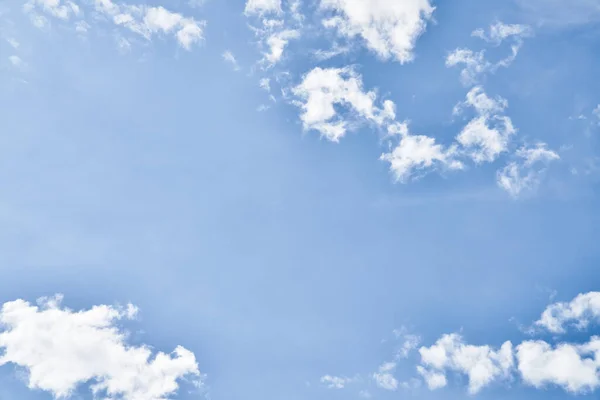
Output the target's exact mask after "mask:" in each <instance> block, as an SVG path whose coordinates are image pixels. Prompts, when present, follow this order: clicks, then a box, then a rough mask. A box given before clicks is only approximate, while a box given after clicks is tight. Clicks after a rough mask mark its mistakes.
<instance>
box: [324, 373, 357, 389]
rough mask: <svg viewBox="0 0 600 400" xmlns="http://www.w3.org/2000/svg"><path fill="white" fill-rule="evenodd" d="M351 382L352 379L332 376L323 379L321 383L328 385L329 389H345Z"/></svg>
mask: <svg viewBox="0 0 600 400" xmlns="http://www.w3.org/2000/svg"><path fill="white" fill-rule="evenodd" d="M350 382H352V378H345V377H340V376H331V375H325V376H322V377H321V383H322V384H324V385H326V386H327V388H329V389H343V388H344V387H346V385H347V384H348V383H350Z"/></svg>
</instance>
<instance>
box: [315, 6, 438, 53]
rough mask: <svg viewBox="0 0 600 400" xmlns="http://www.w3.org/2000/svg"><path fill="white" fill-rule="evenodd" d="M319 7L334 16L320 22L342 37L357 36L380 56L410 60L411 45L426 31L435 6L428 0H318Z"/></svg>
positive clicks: (412, 46)
mask: <svg viewBox="0 0 600 400" xmlns="http://www.w3.org/2000/svg"><path fill="white" fill-rule="evenodd" d="M320 4H321V8H322V9H324V10H331V11H334V13H335V15H334V16H333V17H331V18H327V19H325V20H324V21H323V24H324V26H325V27H328V28H334V29H336V30H337V32H338V33H339V34H340V35H341V36H344V37H348V38H353V37H355V36H360V37H362V39H363V40H364V41H365V43H366V46H367V47H368V48H369V49H371V50H372V51H374V52H375V53H376V54H377V55H378V56H380V57H381V58H383V59H389V58H392V57H393V58H394V59H396V60H397V61H399V62H400V63H406V62H409V61H412V60H413V58H414V54H413V51H414V47H415V43H416V41H417V39H418V38H419V36H421V35H422V34H423V32H425V28H426V25H427V21H428V20H429V19H431V17H432V14H433V11H434V9H435V8H434V7H433V6H432V5H431V3H430V1H429V0H405V1H387V0H365V1H355V0H321V3H320Z"/></svg>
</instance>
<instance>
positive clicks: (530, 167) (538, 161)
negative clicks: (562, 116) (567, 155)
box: [497, 143, 560, 197]
mask: <svg viewBox="0 0 600 400" xmlns="http://www.w3.org/2000/svg"><path fill="white" fill-rule="evenodd" d="M515 155H516V157H517V158H518V161H511V162H509V163H508V164H507V165H506V167H504V168H503V169H502V170H500V171H498V173H497V182H498V185H499V186H500V187H501V188H502V189H504V190H506V191H507V192H508V193H509V194H510V195H511V196H513V197H518V196H519V195H520V194H521V193H523V192H524V191H531V190H534V189H535V188H536V187H537V186H538V185H539V183H540V179H541V176H542V174H543V173H544V171H545V169H546V166H547V165H548V164H549V163H550V162H552V161H555V160H559V159H560V156H559V155H558V154H557V153H556V152H554V151H552V150H548V149H547V146H546V144H545V143H538V144H537V145H536V146H535V147H522V148H520V149H519V150H517V152H516V153H515Z"/></svg>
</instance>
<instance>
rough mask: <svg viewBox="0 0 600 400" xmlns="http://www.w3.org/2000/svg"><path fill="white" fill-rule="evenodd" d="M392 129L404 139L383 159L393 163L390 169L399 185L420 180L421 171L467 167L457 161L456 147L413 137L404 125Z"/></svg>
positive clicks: (429, 138) (419, 136)
mask: <svg viewBox="0 0 600 400" xmlns="http://www.w3.org/2000/svg"><path fill="white" fill-rule="evenodd" d="M389 129H390V130H391V132H390V133H391V134H394V135H396V136H398V137H400V140H399V142H398V144H397V145H396V146H395V147H394V148H393V149H392V150H391V151H390V152H389V153H384V154H382V155H381V160H383V161H387V162H389V163H390V170H391V171H392V173H393V174H394V178H395V179H396V181H397V182H401V183H406V182H408V181H409V180H411V179H414V178H416V177H419V172H423V170H426V169H427V170H432V169H436V168H445V169H451V170H458V169H462V168H463V164H462V163H461V162H460V161H458V160H456V158H455V155H456V147H454V146H452V147H450V148H445V147H444V146H442V145H441V144H437V143H436V142H435V139H434V138H432V137H429V136H424V135H412V134H410V133H409V132H408V126H407V125H406V124H404V123H400V124H395V125H391V126H390V128H389Z"/></svg>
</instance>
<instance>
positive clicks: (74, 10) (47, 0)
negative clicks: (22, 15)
mask: <svg viewBox="0 0 600 400" xmlns="http://www.w3.org/2000/svg"><path fill="white" fill-rule="evenodd" d="M23 7H24V9H25V11H26V12H30V11H32V10H33V9H36V8H39V9H41V10H42V11H44V12H46V13H48V14H50V15H52V16H54V17H56V18H60V19H63V20H67V19H69V18H71V16H73V15H79V13H80V9H79V6H78V5H77V4H75V3H73V2H72V1H62V0H30V1H28V2H26V3H25V5H24V6H23Z"/></svg>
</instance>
